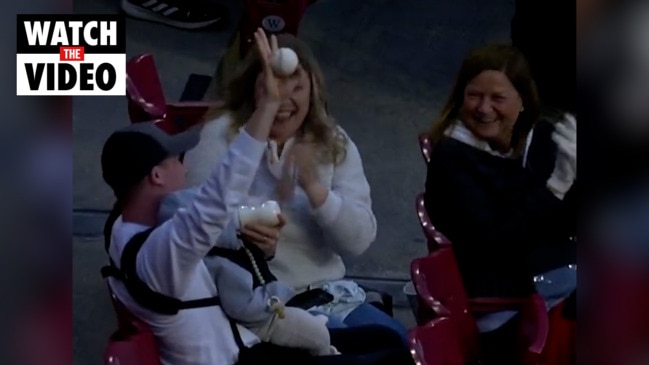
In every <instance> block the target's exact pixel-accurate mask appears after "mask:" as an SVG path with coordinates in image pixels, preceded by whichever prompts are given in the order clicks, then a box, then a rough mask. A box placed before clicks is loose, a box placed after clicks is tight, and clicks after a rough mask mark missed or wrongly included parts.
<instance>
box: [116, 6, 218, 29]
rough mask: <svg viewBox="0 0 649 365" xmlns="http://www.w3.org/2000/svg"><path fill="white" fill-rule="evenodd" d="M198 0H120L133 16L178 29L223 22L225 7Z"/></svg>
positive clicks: (214, 24)
mask: <svg viewBox="0 0 649 365" xmlns="http://www.w3.org/2000/svg"><path fill="white" fill-rule="evenodd" d="M199 1H200V0H199ZM199 1H197V0H122V10H123V11H124V12H125V13H126V14H128V15H130V16H132V17H133V18H137V19H142V20H148V21H152V22H157V23H162V24H166V25H169V26H172V27H176V28H180V29H201V28H207V27H210V26H220V25H223V23H225V21H226V18H227V14H228V10H227V9H226V8H225V7H223V6H221V5H217V4H205V3H203V2H199Z"/></svg>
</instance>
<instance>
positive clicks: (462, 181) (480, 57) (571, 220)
mask: <svg viewBox="0 0 649 365" xmlns="http://www.w3.org/2000/svg"><path fill="white" fill-rule="evenodd" d="M539 110H540V107H539V98H538V96H537V91H536V86H535V83H534V81H533V79H532V77H531V75H530V71H529V69H528V66H527V63H526V61H525V58H524V57H523V55H522V54H521V53H520V52H519V51H518V50H517V49H515V48H513V47H511V46H506V45H489V46H485V47H482V48H479V49H476V50H474V51H472V52H471V53H470V54H469V55H468V56H467V58H466V59H465V61H464V63H463V65H462V68H461V70H460V72H459V75H458V78H457V81H456V84H455V87H454V89H453V92H452V94H451V96H450V98H449V100H448V102H447V103H446V105H445V107H444V109H443V110H442V114H441V117H440V118H439V120H438V121H436V122H435V123H434V125H433V129H432V131H431V140H432V143H433V147H432V155H431V159H430V163H429V165H428V176H427V179H426V194H425V202H426V208H427V210H428V214H429V216H430V218H431V220H432V222H433V224H434V225H435V226H436V228H437V229H439V230H440V231H441V232H442V233H444V234H445V235H446V236H447V237H448V238H449V239H450V240H451V242H452V244H453V249H454V251H455V253H456V256H457V261H458V265H459V268H460V272H461V274H462V277H463V280H464V284H465V287H466V290H467V292H468V295H469V297H521V298H522V297H526V296H528V295H530V294H531V293H534V292H539V293H540V294H542V295H543V296H544V297H545V298H546V300H547V302H548V304H549V306H550V307H552V306H554V305H556V304H557V303H558V302H560V301H562V300H563V299H565V298H567V297H568V296H569V295H570V294H571V293H572V292H573V291H574V290H575V289H576V270H575V266H574V264H575V262H576V257H575V256H576V255H575V253H576V244H575V238H574V236H575V234H576V233H575V232H576V211H575V206H574V202H573V201H574V190H575V188H574V186H575V182H576V176H577V157H576V121H575V119H574V117H572V116H570V115H565V116H561V117H560V118H558V120H553V121H549V120H542V119H540V117H539V114H540V113H539ZM515 315H516V312H499V313H494V314H489V315H486V316H484V317H481V318H477V320H478V327H479V329H480V331H481V332H483V333H489V334H496V333H499V332H498V331H496V330H497V329H499V328H500V327H501V326H503V325H504V324H505V323H507V322H510V320H511V319H512V318H513V317H515ZM488 337H489V336H488V335H487V336H485V338H488ZM486 347H488V346H486Z"/></svg>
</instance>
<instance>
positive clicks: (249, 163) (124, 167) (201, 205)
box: [101, 31, 291, 365]
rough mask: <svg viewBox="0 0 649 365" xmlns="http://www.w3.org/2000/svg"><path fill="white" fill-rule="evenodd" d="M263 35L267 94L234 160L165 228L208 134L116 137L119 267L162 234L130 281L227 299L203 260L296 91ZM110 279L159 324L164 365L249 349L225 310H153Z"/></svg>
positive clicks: (110, 230) (110, 147) (147, 126)
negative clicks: (128, 253)
mask: <svg viewBox="0 0 649 365" xmlns="http://www.w3.org/2000/svg"><path fill="white" fill-rule="evenodd" d="M257 33H258V34H256V35H255V40H256V44H257V48H258V49H259V51H260V52H261V54H262V56H263V57H262V58H263V59H264V61H265V62H264V69H265V75H266V77H265V79H264V82H263V84H264V95H263V97H262V98H261V100H260V102H259V103H257V105H256V109H255V112H254V113H253V115H252V116H251V118H250V120H249V121H248V123H247V124H246V126H245V128H244V129H243V131H242V132H241V133H240V134H239V136H238V137H237V138H236V139H235V140H234V142H233V143H232V145H231V146H230V148H229V151H228V154H227V156H226V157H225V159H224V161H222V163H220V164H219V165H217V166H214V171H213V172H212V174H211V176H210V177H209V179H207V181H206V182H205V183H204V184H203V186H202V187H201V189H200V191H199V193H198V194H197V196H196V198H195V200H194V202H193V203H192V204H190V205H189V206H188V207H187V208H186V209H180V210H179V211H178V212H177V213H176V214H175V215H174V216H173V218H171V219H169V220H167V221H166V222H164V223H162V224H160V225H159V226H157V227H156V225H157V213H158V207H159V205H160V201H161V199H162V197H163V196H165V195H166V194H168V193H170V192H173V191H176V190H178V189H181V188H183V187H184V185H185V175H186V173H187V171H186V169H185V167H184V166H183V164H182V162H181V158H180V156H181V155H182V154H183V153H184V152H186V151H188V150H189V149H191V148H193V147H194V146H196V144H197V143H198V140H199V132H198V130H196V129H192V130H189V131H187V132H184V133H181V134H177V135H168V134H166V133H165V132H164V131H162V130H161V129H159V128H158V127H157V126H156V125H155V124H154V123H135V124H132V125H130V126H128V127H126V128H123V129H121V130H119V131H117V132H115V133H113V134H112V135H111V136H110V137H109V138H108V140H107V141H106V143H105V145H104V148H103V152H102V156H101V164H102V171H103V177H104V180H105V181H106V183H107V184H108V185H109V186H110V187H111V188H112V189H113V191H114V193H115V196H116V198H117V202H118V203H117V204H116V206H115V209H114V210H113V213H112V214H111V217H109V220H108V222H107V224H106V229H105V234H106V241H107V245H108V254H109V257H110V259H111V264H112V265H113V267H117V268H120V269H121V262H120V260H121V259H122V253H123V251H124V248H125V246H126V244H127V243H128V242H129V241H131V240H133V239H135V237H137V236H136V235H138V234H143V232H147V231H148V230H151V229H152V230H151V231H150V233H149V234H148V236H147V237H146V238H145V240H144V242H143V244H142V246H141V248H140V249H139V250H138V251H137V252H138V253H137V255H135V262H134V263H133V262H131V264H132V265H130V267H131V268H133V267H134V270H135V273H136V275H128V274H127V275H128V277H127V279H133V276H136V279H139V280H140V281H141V282H143V283H144V284H145V286H146V287H148V289H150V290H152V291H153V292H156V293H159V294H162V295H165V296H168V297H172V298H176V299H179V300H181V301H191V300H196V299H204V298H211V297H215V296H217V291H216V287H215V284H214V280H213V279H212V277H211V276H210V274H209V273H208V271H207V268H206V267H205V264H204V263H203V258H204V257H205V255H206V254H207V253H208V251H209V250H210V249H211V248H212V247H213V245H214V243H215V242H216V240H217V238H218V236H219V235H220V234H221V232H222V230H223V228H224V227H225V226H226V225H227V223H228V221H229V218H230V216H231V214H230V213H231V212H233V211H235V210H236V208H237V207H238V205H239V204H240V201H241V197H242V196H244V195H246V194H247V192H248V191H249V190H250V184H251V183H252V180H253V177H254V175H255V173H256V171H257V168H258V166H259V163H260V161H261V158H262V156H263V154H264V151H265V148H266V140H267V139H268V134H269V132H270V128H271V126H272V124H273V121H274V119H275V115H276V114H277V110H278V109H279V105H280V102H281V96H280V90H283V88H284V87H291V85H288V84H287V83H284V84H287V85H284V84H281V85H280V82H279V80H278V79H277V78H276V77H275V76H274V75H273V74H272V71H270V70H271V69H270V46H269V45H268V40H267V39H266V37H265V35H263V32H260V31H258V32H257ZM262 35H263V39H262ZM269 71H270V72H269ZM113 222H114V223H113ZM152 227H155V228H152ZM280 228H281V227H279V226H278V227H276V229H277V230H279V229H280ZM278 234H279V232H277V234H276V236H278ZM131 247H132V246H131ZM125 270H128V268H125ZM122 279H124V277H122ZM108 280H109V285H110V287H111V289H112V290H113V292H114V294H115V295H116V296H117V298H118V299H119V300H120V301H121V302H122V303H123V304H124V305H125V306H126V308H127V309H128V310H129V311H130V312H131V313H132V314H133V315H135V316H137V317H138V318H140V319H142V320H143V321H145V322H146V323H148V324H149V325H150V326H151V328H152V330H153V333H154V335H155V337H156V340H157V344H158V350H159V353H160V359H161V361H162V364H163V365H179V364H183V365H231V364H234V363H235V362H236V361H237V358H238V353H239V345H240V344H237V341H236V340H235V336H234V335H233V330H232V328H231V327H230V322H229V321H228V319H227V318H226V316H225V315H224V314H223V311H222V310H221V308H220V307H219V306H217V305H212V306H207V307H199V308H193V309H188V310H180V311H178V313H177V314H175V315H166V314H160V313H159V312H158V311H154V310H151V309H149V308H151V307H150V306H149V307H148V308H144V307H143V306H141V305H140V304H139V303H142V301H136V300H135V299H134V298H133V296H132V295H131V294H130V292H129V291H128V290H127V288H126V286H125V284H124V281H123V280H119V278H116V277H109V278H108ZM136 281H137V280H136ZM136 295H137V293H136ZM154 302H155V301H154ZM237 328H238V332H239V333H240V334H241V339H242V340H243V341H242V342H243V345H245V346H252V345H253V344H255V343H257V342H258V341H259V339H258V338H257V336H255V335H254V334H253V333H252V332H250V331H249V330H247V329H246V328H244V327H241V326H238V325H237Z"/></svg>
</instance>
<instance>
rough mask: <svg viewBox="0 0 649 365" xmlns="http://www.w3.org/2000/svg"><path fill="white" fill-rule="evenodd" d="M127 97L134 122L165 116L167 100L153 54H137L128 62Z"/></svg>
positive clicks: (129, 111) (130, 115)
mask: <svg viewBox="0 0 649 365" xmlns="http://www.w3.org/2000/svg"><path fill="white" fill-rule="evenodd" d="M126 97H127V99H128V113H129V117H130V118H131V121H132V122H133V123H136V122H146V121H151V120H157V119H163V118H164V117H165V115H166V113H167V102H166V100H165V97H164V92H163V90H162V84H161V83H160V78H159V77H158V70H157V68H156V66H155V62H154V61H153V56H152V55H150V54H142V55H139V56H135V57H133V58H132V59H130V60H129V61H128V62H127V63H126Z"/></svg>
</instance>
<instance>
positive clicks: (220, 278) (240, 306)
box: [158, 188, 339, 356]
mask: <svg viewBox="0 0 649 365" xmlns="http://www.w3.org/2000/svg"><path fill="white" fill-rule="evenodd" d="M195 194H196V189H195V188H192V189H185V190H181V191H178V192H175V193H172V194H170V195H168V196H166V197H165V198H164V199H163V201H162V204H161V205H160V209H159V212H158V213H159V214H158V222H159V223H162V222H164V221H165V220H167V219H170V218H171V217H172V216H173V214H174V212H175V211H176V210H177V209H182V208H183V207H185V206H187V205H188V204H189V203H190V202H191V201H192V200H193V198H194V196H195ZM278 214H279V206H278V205H277V203H275V202H267V203H265V204H264V205H262V206H260V207H241V208H240V210H239V212H236V213H235V215H234V217H236V218H234V219H233V222H231V223H230V224H231V225H232V224H234V225H235V227H237V228H239V227H242V226H245V224H247V223H251V222H253V221H255V222H258V223H262V224H268V225H273V224H277V222H278V218H277V215H278ZM237 241H238V242H237V245H236V247H214V248H213V249H212V250H211V251H210V253H209V255H208V257H206V258H205V263H206V265H207V266H208V268H209V269H210V272H211V273H212V274H213V275H214V278H215V283H216V287H217V290H218V293H219V297H220V299H221V308H222V309H223V311H224V312H225V313H226V314H227V315H228V316H230V317H231V318H233V319H234V320H235V321H237V322H238V323H240V324H241V325H243V326H245V327H247V328H249V329H250V330H252V331H253V332H255V333H256V334H257V335H258V336H259V338H260V339H261V340H262V341H266V342H271V343H274V344H276V345H279V346H285V347H293V348H300V349H304V350H308V351H309V352H310V353H311V354H313V355H316V356H320V355H334V354H338V353H339V352H338V351H337V350H336V348H335V347H333V346H331V341H330V338H329V331H328V329H327V326H326V324H327V317H326V316H324V315H317V316H314V315H312V314H310V313H309V312H307V311H306V310H304V309H301V308H296V307H287V306H285V303H287V302H288V301H289V300H290V299H291V298H292V297H293V296H295V291H294V290H293V289H292V288H291V287H289V286H288V285H284V284H283V283H280V282H279V281H277V279H276V278H275V277H274V276H273V274H272V273H271V272H270V269H269V268H268V264H267V262H266V258H265V256H264V253H263V252H262V251H261V249H259V248H258V247H257V246H255V245H254V244H252V243H249V242H246V241H245V240H243V239H239V240H237Z"/></svg>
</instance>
